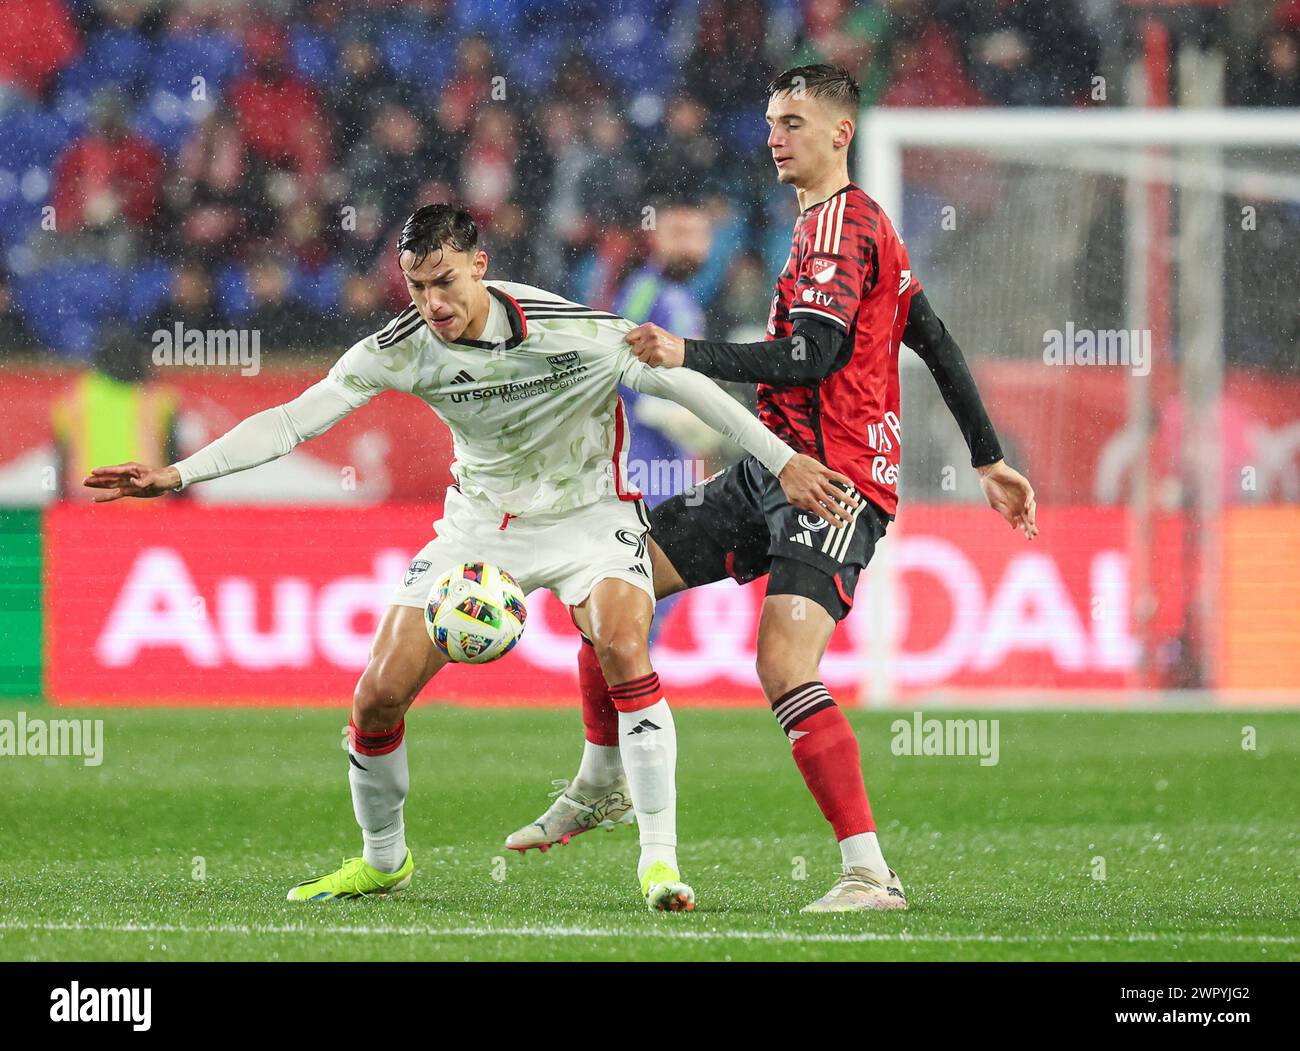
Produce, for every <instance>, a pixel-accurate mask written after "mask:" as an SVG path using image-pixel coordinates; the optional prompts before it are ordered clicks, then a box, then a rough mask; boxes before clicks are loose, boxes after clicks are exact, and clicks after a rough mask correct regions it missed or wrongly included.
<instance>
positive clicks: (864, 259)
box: [758, 183, 920, 515]
mask: <svg viewBox="0 0 1300 1051" xmlns="http://www.w3.org/2000/svg"><path fill="white" fill-rule="evenodd" d="M919 288H920V284H919V283H918V282H917V281H916V279H915V278H913V276H912V269H911V264H910V263H909V261H908V258H907V248H906V246H905V245H904V244H903V242H902V240H901V239H900V238H899V236H898V234H897V232H895V230H894V225H893V223H891V222H890V221H889V217H888V216H887V215H885V213H884V211H883V210H882V209H881V207H880V206H879V205H878V204H876V202H875V201H873V200H872V199H871V198H870V197H868V196H867V194H866V193H864V192H863V191H862V190H861V189H860V188H859V187H857V186H854V185H853V184H851V183H850V184H849V185H848V186H846V187H845V188H844V189H843V190H840V191H839V192H838V193H836V194H834V195H832V196H831V197H829V198H827V199H826V200H825V201H823V202H822V203H821V204H816V205H813V206H812V207H811V208H808V209H807V210H806V211H804V212H802V213H801V214H800V216H799V218H798V219H797V220H795V224H794V237H793V239H792V241H791V245H790V258H789V260H788V261H787V263H786V265H785V269H784V270H782V272H781V276H780V277H778V278H777V281H776V293H775V295H773V297H772V310H771V313H770V314H769V316H768V321H767V335H768V339H769V340H771V339H782V338H786V337H789V336H790V335H791V334H792V329H793V326H794V323H795V322H796V321H797V320H798V319H799V318H800V317H801V316H804V317H810V318H816V319H818V320H820V321H824V322H827V323H829V324H834V325H837V326H838V327H840V328H842V329H843V330H844V331H845V332H846V333H847V338H848V350H847V357H848V360H847V363H846V364H845V365H843V366H842V367H841V368H839V369H837V370H836V371H835V372H833V373H832V374H831V375H829V376H828V377H826V378H825V379H824V380H822V381H821V382H820V383H817V384H813V385H809V386H773V385H771V384H765V383H762V384H759V387H758V408H759V417H760V418H761V419H762V421H763V423H764V424H766V425H767V427H768V428H769V429H770V430H772V431H774V432H775V433H776V434H778V435H779V436H780V437H781V438H783V439H785V441H786V442H788V443H789V444H790V445H791V446H793V447H794V448H795V449H797V450H798V451H799V452H802V453H806V454H807V455H809V456H815V457H816V458H817V459H819V460H821V461H822V463H824V464H825V465H826V466H827V467H830V468H831V469H832V470H836V471H840V472H842V473H843V474H846V475H848V476H849V477H850V478H852V479H853V482H854V485H855V486H857V488H858V490H859V491H860V492H862V493H863V494H864V495H865V496H867V497H868V498H869V499H870V500H871V501H872V502H873V503H875V504H877V505H878V506H879V507H881V508H882V509H883V510H884V511H886V512H887V513H889V514H891V515H892V514H894V513H895V510H896V509H897V507H898V464H899V455H900V452H901V434H902V426H901V422H900V419H899V413H900V406H899V388H898V352H899V347H900V345H901V343H902V337H903V329H904V327H905V326H906V324H907V313H908V307H909V305H910V303H911V299H912V296H913V294H915V293H916V292H917V291H918V290H919Z"/></svg>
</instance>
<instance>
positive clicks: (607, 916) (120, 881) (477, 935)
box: [0, 705, 1300, 960]
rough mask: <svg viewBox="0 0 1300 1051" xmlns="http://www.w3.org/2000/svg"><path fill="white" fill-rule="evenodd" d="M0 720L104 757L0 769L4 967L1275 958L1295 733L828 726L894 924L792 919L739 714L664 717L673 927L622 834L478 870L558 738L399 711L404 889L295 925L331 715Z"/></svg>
mask: <svg viewBox="0 0 1300 1051" xmlns="http://www.w3.org/2000/svg"><path fill="white" fill-rule="evenodd" d="M18 707H19V706H17V705H5V706H4V707H3V708H0V717H3V718H13V717H15V715H16V712H17V711H18ZM26 710H27V712H28V715H29V717H34V716H42V717H46V718H62V717H68V716H72V715H77V716H82V717H89V718H102V719H103V720H104V721H105V731H104V732H105V757H104V762H103V764H102V765H101V766H98V767H87V766H85V765H84V764H83V763H82V761H81V760H80V759H75V758H58V759H49V758H32V757H22V758H16V757H4V758H0V800H3V803H2V804H0V809H3V813H4V818H3V821H0V958H3V959H7V960H15V959H17V960H48V959H81V960H119V959H131V960H135V959H147V960H168V959H176V960H196V959H198V960H228V959H229V960H266V959H285V960H302V959H324V960H340V959H355V960H370V959H374V960H379V959H384V960H446V959H452V960H460V959H469V960H492V959H510V960H569V959H595V960H625V959H646V960H698V959H709V960H722V959H733V960H750V959H767V960H770V959H783V960H875V959H891V960H893V959H931V960H933V959H941V960H946V959H957V960H1008V959H1034V960H1113V959H1123V960H1183V959H1186V960H1257V959H1258V960H1282V959H1291V960H1294V959H1297V958H1300V919H1298V918H1297V912H1296V909H1295V902H1296V900H1297V871H1298V869H1300V866H1298V865H1297V861H1298V860H1300V825H1298V824H1297V821H1296V800H1297V799H1300V713H1281V712H1278V713H1260V712H1210V711H1205V712H1177V713H1174V712H1171V713H1146V714H1142V713H1123V712H1105V713H1101V712H1084V711H1074V712H1060V713H1042V712H1019V711H1001V712H988V711H984V712H979V713H975V714H977V715H979V716H980V717H984V718H997V719H999V720H1000V761H999V763H998V764H997V765H996V766H988V767H985V766H981V765H979V762H978V760H977V759H974V758H961V757H935V756H932V757H920V756H895V755H893V754H892V753H891V750H890V740H891V733H890V724H891V722H892V721H893V720H894V719H896V718H899V717H900V716H901V717H910V714H911V713H910V711H909V712H899V713H867V712H864V713H855V714H854V715H853V722H854V725H855V727H856V729H857V731H858V736H859V740H860V742H861V746H862V755H863V767H864V769H865V771H866V775H867V786H868V789H869V791H870V793H871V799H872V804H873V807H874V809H875V813H876V818H877V821H878V823H879V830H880V835H881V841H882V843H883V846H884V849H885V853H886V856H887V857H888V858H889V860H890V862H891V864H892V865H893V866H894V867H895V868H896V869H897V870H898V872H899V875H900V876H901V878H902V880H903V884H904V886H905V887H906V888H907V889H908V896H909V899H910V902H911V909H910V911H908V912H906V913H894V914H884V915H852V916H844V915H839V916H801V915H799V914H798V909H799V907H800V906H801V905H803V904H805V903H806V902H808V901H810V900H812V899H813V898H815V897H817V896H819V895H820V894H821V893H822V892H823V891H824V890H825V889H826V887H827V886H828V885H829V883H830V880H831V878H832V876H833V872H834V869H835V865H836V862H837V860H838V853H837V851H836V849H835V846H834V842H833V840H832V837H831V836H830V832H829V829H828V827H827V826H826V825H825V823H824V822H823V820H822V818H821V815H820V814H819V813H818V811H817V809H816V806H815V804H814V803H813V801H812V799H811V798H810V797H809V795H808V793H807V792H806V791H805V789H804V787H803V784H802V782H801V780H800V778H799V775H798V772H797V770H796V769H795V766H794V763H793V762H792V761H791V758H790V755H789V745H788V744H787V743H786V742H785V740H784V738H783V737H782V736H781V734H780V732H779V730H778V729H777V727H776V726H775V725H774V722H773V720H772V718H771V716H770V715H769V714H768V713H766V712H763V711H759V710H754V711H702V710H684V711H681V712H679V713H678V737H679V741H680V759H679V776H678V780H679V796H680V799H679V803H680V827H679V832H680V840H681V847H680V853H681V858H682V863H683V872H684V875H685V877H686V878H687V879H688V880H689V881H690V882H691V883H692V884H693V886H694V887H695V890H696V893H697V895H698V897H699V903H700V905H699V908H698V909H697V911H695V912H694V913H689V914H687V913H679V914H672V915H651V914H649V913H648V912H647V911H646V910H645V907H644V905H643V903H642V902H641V900H640V899H639V897H638V894H637V889H636V886H635V864H636V835H635V830H634V829H631V828H620V829H618V830H616V831H614V832H608V833H607V832H603V831H595V832H591V833H588V834H587V835H584V836H580V837H578V838H577V839H575V840H574V841H573V842H572V843H571V844H570V845H569V846H567V847H562V848H556V849H555V850H553V851H552V852H550V853H549V854H547V855H544V856H543V855H540V854H537V853H536V852H533V853H530V854H529V855H528V856H527V857H524V858H521V857H519V856H518V855H515V854H510V855H509V856H508V857H505V854H506V851H504V850H503V848H502V846H501V841H502V839H503V838H504V837H505V835H506V834H507V833H509V832H510V831H512V830H513V829H514V828H515V827H517V826H518V825H521V824H523V823H524V822H525V821H527V820H529V819H531V818H532V817H534V816H535V815H536V814H537V813H538V812H539V811H540V810H541V809H542V808H543V807H544V806H545V805H546V803H547V798H546V792H547V791H548V789H549V787H550V779H551V778H553V777H563V776H568V775H570V774H571V773H572V771H573V768H574V767H575V766H576V763H577V759H578V754H579V750H580V747H581V723H580V721H579V718H578V716H577V713H576V711H555V710H546V711H543V710H523V709H496V710H466V709H457V708H451V707H440V706H436V705H421V706H420V707H418V708H417V709H416V710H414V711H413V712H412V713H411V715H410V717H409V719H408V722H407V727H408V733H407V741H408V748H409V751H410V759H411V781H412V791H411V797H410V799H409V801H408V803H407V834H408V837H409V840H410V842H411V845H412V848H413V850H414V852H415V859H416V873H415V882H414V883H413V885H412V886H411V888H410V889H409V890H408V891H407V892H405V893H404V894H402V895H400V896H397V897H394V898H391V899H380V900H370V901H358V902H349V903H342V904H336V905H311V906H304V905H291V904H289V903H288V902H286V901H284V895H285V891H286V889H287V888H288V887H289V885H290V884H292V883H294V882H297V881H299V880H301V879H305V878H307V877H309V876H313V875H316V874H318V873H320V872H323V871H326V870H328V869H331V868H333V867H335V865H336V864H337V862H338V861H339V860H340V859H341V858H342V857H343V856H344V855H345V853H346V854H347V855H353V854H356V853H358V852H359V841H360V837H359V834H358V832H357V830H356V827H355V825H354V823H353V819H352V813H351V806H350V803H349V799H348V790H347V780H346V771H347V763H346V758H345V755H344V753H343V751H342V749H341V747H340V740H341V736H340V735H341V728H342V726H343V724H344V723H345V722H346V716H345V715H344V714H343V713H341V712H337V711H320V710H306V709H304V710H286V709H277V710H247V709H244V710H211V709H208V710H193V711H177V710H152V711H151V710H123V709H102V710H80V711H76V712H73V711H69V710H63V709H57V708H48V707H43V706H30V707H28V708H27V709H26ZM926 714H927V716H937V717H945V716H949V717H950V716H953V715H954V714H956V713H943V712H939V711H928V712H927V713H926ZM1248 726H1249V727H1254V734H1255V738H1256V740H1255V748H1254V749H1253V750H1248V749H1244V748H1243V747H1242V741H1243V730H1244V728H1245V727H1248ZM200 859H201V860H200ZM1094 859H1103V860H1101V861H1097V860H1094ZM1103 865H1104V875H1105V878H1104V879H1096V878H1094V873H1097V874H1100V873H1101V871H1102V866H1103ZM200 870H202V871H201V875H202V878H201V879H199V878H196V876H197V875H198V874H200Z"/></svg>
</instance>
